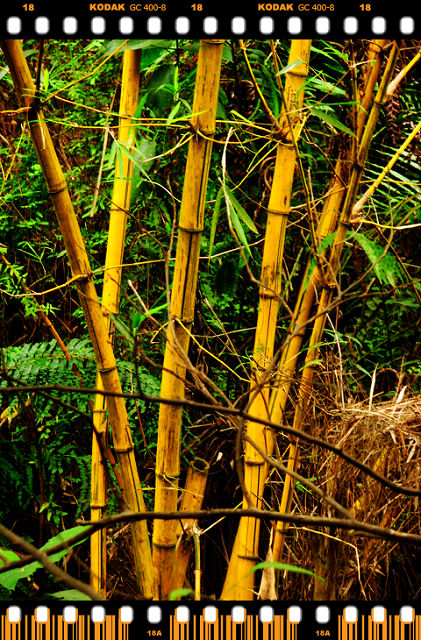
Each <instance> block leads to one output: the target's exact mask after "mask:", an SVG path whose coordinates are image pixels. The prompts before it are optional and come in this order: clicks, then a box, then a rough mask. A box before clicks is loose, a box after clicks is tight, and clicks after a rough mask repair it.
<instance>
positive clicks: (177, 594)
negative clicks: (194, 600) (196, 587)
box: [168, 589, 194, 601]
mask: <svg viewBox="0 0 421 640" xmlns="http://www.w3.org/2000/svg"><path fill="white" fill-rule="evenodd" d="M192 594H194V591H192V590H191V589H174V591H171V593H170V597H169V598H168V599H169V600H170V601H173V600H178V599H179V598H184V597H185V596H190V595H192Z"/></svg>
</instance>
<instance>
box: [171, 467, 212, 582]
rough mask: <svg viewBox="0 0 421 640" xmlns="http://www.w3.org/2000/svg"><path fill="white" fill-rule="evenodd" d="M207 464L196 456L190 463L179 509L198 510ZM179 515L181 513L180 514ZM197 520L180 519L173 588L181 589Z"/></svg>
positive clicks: (206, 474)
mask: <svg viewBox="0 0 421 640" xmlns="http://www.w3.org/2000/svg"><path fill="white" fill-rule="evenodd" d="M208 471H209V464H208V463H207V462H206V460H202V459H200V458H196V459H195V460H193V462H192V463H191V465H190V467H189V469H188V472H187V478H186V484H185V485H184V490H183V494H182V497H181V505H180V511H198V510H200V509H201V508H202V503H203V498H204V495H205V487H206V479H207V477H208ZM180 515H181V514H180ZM196 526H197V520H193V519H181V520H180V524H179V527H178V529H177V536H178V541H177V547H176V555H175V576H174V588H175V589H182V588H183V586H184V580H185V576H186V571H187V566H188V563H189V559H190V554H191V551H192V540H193V534H194V530H195V527H196Z"/></svg>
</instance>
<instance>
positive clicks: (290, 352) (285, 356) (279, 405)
mask: <svg viewBox="0 0 421 640" xmlns="http://www.w3.org/2000/svg"><path fill="white" fill-rule="evenodd" d="M386 42H387V41H386V40H374V41H373V42H371V43H370V44H369V47H368V55H367V63H366V64H365V66H364V67H363V73H362V81H361V85H360V94H361V96H362V97H361V103H360V105H359V110H358V114H357V132H356V139H357V140H360V139H361V134H362V129H363V126H364V124H365V121H366V117H367V113H368V109H369V106H370V104H371V101H372V99H373V96H374V91H375V85H376V82H377V78H378V75H379V71H380V65H381V59H382V55H381V54H382V51H383V48H384V47H385V45H386ZM348 155H349V152H348V151H346V152H345V154H344V157H342V156H340V157H339V158H338V160H337V162H336V166H335V171H334V175H333V179H332V181H331V185H330V188H329V191H328V193H327V194H326V197H325V201H324V205H323V210H322V214H321V216H320V221H319V223H318V226H317V231H316V235H317V241H318V242H319V243H321V242H322V240H323V239H324V238H326V237H327V236H328V235H330V234H331V233H333V231H334V230H335V227H336V224H337V220H338V216H339V212H340V209H341V205H342V201H343V197H344V195H345V192H346V185H347V183H348V180H349V157H348ZM309 266H310V262H308V264H307V268H306V271H305V274H304V277H303V279H302V282H301V287H300V291H299V293H298V297H297V302H296V304H295V308H294V315H293V318H292V320H291V323H290V326H289V329H288V334H287V337H286V346H285V348H284V350H283V352H282V354H281V358H280V362H279V365H278V376H277V383H276V385H275V388H274V389H273V391H272V393H271V398H270V405H271V418H272V420H273V421H274V422H275V423H277V424H279V423H280V422H282V421H283V419H284V414H285V408H286V404H287V400H288V397H289V392H290V388H291V382H292V379H293V376H294V374H295V369H296V364H297V359H298V355H299V353H300V350H301V347H302V344H303V339H304V334H305V326H306V323H307V322H308V320H309V318H310V314H311V311H312V308H313V302H314V296H315V292H316V288H317V287H318V286H319V285H320V284H322V283H323V279H324V276H323V274H321V273H320V269H319V265H316V266H315V267H314V269H313V271H312V273H311V274H310V275H309Z"/></svg>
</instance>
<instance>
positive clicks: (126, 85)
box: [91, 49, 140, 598]
mask: <svg viewBox="0 0 421 640" xmlns="http://www.w3.org/2000/svg"><path fill="white" fill-rule="evenodd" d="M139 77H140V51H139V50H130V49H126V51H125V52H124V55H123V72H122V79H121V95H120V106H119V127H118V138H117V144H121V145H124V147H125V148H126V149H128V150H130V148H131V147H132V146H133V144H134V127H133V124H132V118H133V116H134V114H135V112H136V109H137V105H138V101H139ZM120 158H121V160H120ZM132 173H133V163H132V162H131V160H130V158H129V157H128V155H127V154H126V153H121V154H116V164H115V172H114V183H113V193H112V197H111V208H110V224H109V231H108V242H107V253H106V257H105V275H104V285H103V290H102V307H103V309H104V312H105V321H106V325H107V333H108V336H109V341H110V344H111V345H112V346H113V343H114V325H113V324H112V323H111V321H110V317H109V315H108V314H109V313H112V314H117V313H118V308H119V302H120V284H121V273H122V267H121V265H122V263H123V252H124V243H125V237H126V223H127V212H128V210H129V207H130V196H131V191H132ZM96 388H97V389H98V390H99V391H100V390H101V389H103V386H102V383H101V376H100V375H99V373H97V379H96ZM93 421H94V434H93V437H92V463H91V469H92V473H91V520H93V521H95V520H100V519H101V518H102V517H103V515H104V513H105V509H106V506H107V475H106V469H105V463H106V462H105V460H103V459H102V455H101V450H100V447H99V444H98V438H102V439H103V441H104V443H105V442H106V439H107V431H108V418H107V416H106V402H105V397H104V396H103V395H102V394H101V393H97V394H96V396H95V402H94V415H93ZM105 543H106V530H105V529H100V530H99V531H96V532H95V533H94V534H93V535H92V536H91V585H92V586H93V587H94V589H96V591H98V593H100V594H101V595H102V596H103V597H104V598H105V595H106V575H107V574H106V546H105Z"/></svg>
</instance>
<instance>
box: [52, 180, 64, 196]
mask: <svg viewBox="0 0 421 640" xmlns="http://www.w3.org/2000/svg"><path fill="white" fill-rule="evenodd" d="M66 189H67V184H66V183H65V182H62V184H61V185H59V186H58V187H56V188H55V187H52V188H50V187H47V191H48V193H49V194H50V196H54V195H55V194H57V193H63V191H66Z"/></svg>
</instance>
